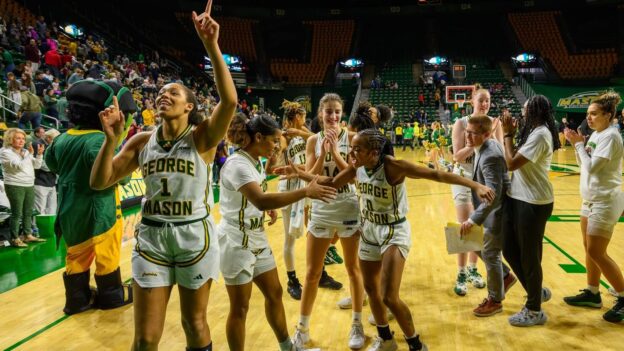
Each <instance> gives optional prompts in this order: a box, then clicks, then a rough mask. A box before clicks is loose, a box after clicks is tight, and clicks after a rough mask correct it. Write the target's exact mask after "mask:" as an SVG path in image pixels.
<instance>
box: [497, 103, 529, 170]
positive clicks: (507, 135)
mask: <svg viewBox="0 0 624 351" xmlns="http://www.w3.org/2000/svg"><path fill="white" fill-rule="evenodd" d="M502 126H503V128H502V130H503V133H504V136H503V141H504V144H503V146H504V147H503V149H504V151H505V163H507V169H508V170H510V171H515V170H516V169H518V168H520V167H522V166H524V165H525V164H526V163H527V162H529V160H527V159H526V157H524V156H522V154H520V153H518V152H517V150H514V142H513V139H514V135H516V129H517V127H518V122H517V121H516V120H514V119H513V118H512V117H511V115H510V114H508V115H506V116H503V117H502Z"/></svg>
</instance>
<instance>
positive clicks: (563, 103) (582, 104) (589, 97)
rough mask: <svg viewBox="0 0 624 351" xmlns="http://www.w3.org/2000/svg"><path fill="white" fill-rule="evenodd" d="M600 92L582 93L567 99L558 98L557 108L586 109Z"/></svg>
mask: <svg viewBox="0 0 624 351" xmlns="http://www.w3.org/2000/svg"><path fill="white" fill-rule="evenodd" d="M600 94H601V91H584V92H581V93H576V94H573V95H571V96H568V97H564V98H560V99H559V102H558V103H557V107H560V108H564V109H587V108H588V107H589V105H591V103H592V101H593V100H594V99H596V98H597V97H598V96H599V95H600Z"/></svg>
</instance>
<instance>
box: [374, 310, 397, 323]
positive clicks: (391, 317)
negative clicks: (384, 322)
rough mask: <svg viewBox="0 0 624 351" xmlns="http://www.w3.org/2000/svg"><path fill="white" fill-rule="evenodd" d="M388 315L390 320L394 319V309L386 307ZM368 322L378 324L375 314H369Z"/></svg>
mask: <svg viewBox="0 0 624 351" xmlns="http://www.w3.org/2000/svg"><path fill="white" fill-rule="evenodd" d="M386 316H387V317H388V322H389V321H391V320H393V319H394V314H393V313H392V311H390V309H389V308H386ZM368 323H370V324H371V325H377V322H376V321H375V316H373V315H372V314H371V315H370V316H368Z"/></svg>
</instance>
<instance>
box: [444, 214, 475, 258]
mask: <svg viewBox="0 0 624 351" xmlns="http://www.w3.org/2000/svg"><path fill="white" fill-rule="evenodd" d="M460 231H461V224H459V223H453V222H449V223H447V224H446V227H444V234H445V235H446V251H447V252H448V253H449V254H456V253H463V252H469V251H481V250H482V249H483V227H481V226H477V225H474V226H472V228H470V231H469V232H468V234H466V235H464V236H463V237H462V236H461V235H460Z"/></svg>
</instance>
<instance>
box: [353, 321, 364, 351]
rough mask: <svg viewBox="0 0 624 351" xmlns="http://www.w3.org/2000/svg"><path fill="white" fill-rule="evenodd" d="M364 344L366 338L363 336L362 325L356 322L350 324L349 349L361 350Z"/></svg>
mask: <svg viewBox="0 0 624 351" xmlns="http://www.w3.org/2000/svg"><path fill="white" fill-rule="evenodd" d="M364 342H366V336H365V335H364V326H363V325H362V323H360V322H357V323H353V324H351V331H350V332H349V348H351V349H361V348H362V347H364Z"/></svg>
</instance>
